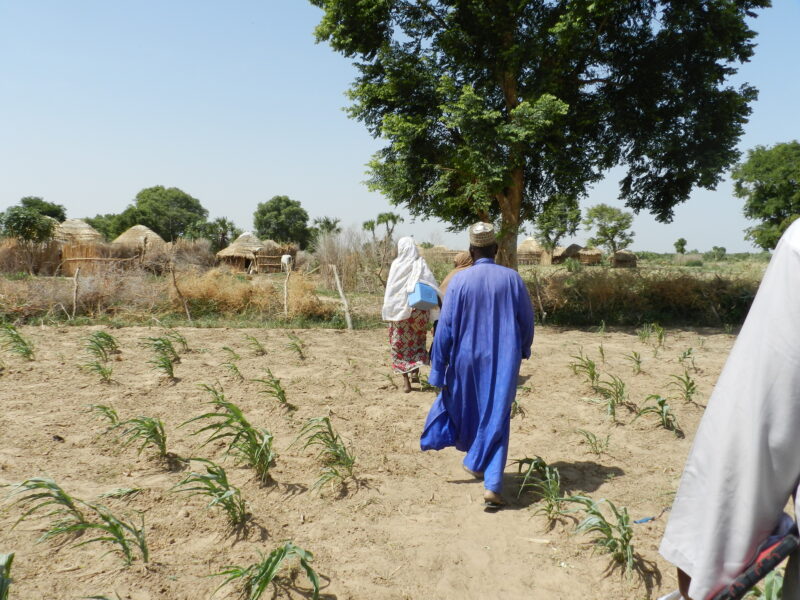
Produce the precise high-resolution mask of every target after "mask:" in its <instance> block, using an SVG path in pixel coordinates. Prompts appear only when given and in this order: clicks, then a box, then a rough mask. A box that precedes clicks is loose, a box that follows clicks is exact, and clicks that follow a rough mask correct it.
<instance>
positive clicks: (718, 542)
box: [659, 221, 800, 600]
mask: <svg viewBox="0 0 800 600" xmlns="http://www.w3.org/2000/svg"><path fill="white" fill-rule="evenodd" d="M798 479H800V221H797V222H795V223H794V224H793V225H792V226H791V227H790V228H789V229H788V230H787V231H786V233H785V234H784V235H783V237H782V238H781V241H780V242H779V243H778V247H777V248H776V250H775V253H774V255H773V257H772V260H771V261H770V264H769V267H768V268H767V271H766V273H765V274H764V279H763V281H762V282H761V286H760V288H759V290H758V293H757V295H756V298H755V300H754V302H753V306H752V307H751V309H750V312H749V314H748V315H747V319H746V320H745V323H744V325H743V327H742V331H741V333H740V334H739V337H738V339H737V340H736V343H735V344H734V346H733V349H732V350H731V354H730V356H729V357H728V360H727V362H726V364H725V368H724V369H723V370H722V374H721V375H720V378H719V380H718V381H717V385H716V387H715V389H714V393H713V394H712V395H711V398H710V400H709V402H708V408H707V409H706V412H705V415H703V419H702V420H701V422H700V426H699V428H698V430H697V435H696V436H695V440H694V444H693V446H692V450H691V453H690V454H689V458H688V460H687V462H686V466H685V468H684V471H683V477H682V479H681V483H680V487H679V488H678V493H677V495H676V496H675V502H674V504H673V506H672V511H671V514H670V518H669V523H668V524H667V528H666V531H665V533H664V538H663V539H662V541H661V547H660V549H659V550H660V552H661V555H662V556H663V557H664V558H666V559H667V560H668V561H669V562H671V563H673V564H674V565H676V566H678V567H680V568H681V569H682V570H683V571H685V572H686V573H687V574H689V575H690V576H691V578H692V583H691V586H690V588H689V595H690V596H691V597H692V598H693V599H694V600H705V599H706V598H708V597H709V596H710V595H711V594H713V593H716V592H717V591H718V590H719V589H720V588H721V587H723V586H725V585H727V584H728V583H730V582H731V581H732V580H733V579H734V578H735V577H736V576H737V575H738V574H739V573H741V572H742V570H743V569H744V567H745V566H746V565H747V563H749V562H750V561H751V560H752V559H753V558H754V554H755V550H756V548H757V547H758V546H759V544H760V543H761V542H763V541H764V540H765V539H766V538H767V536H769V535H770V533H771V532H772V530H773V529H774V528H775V526H776V524H777V523H778V521H779V519H780V518H781V515H782V512H783V508H784V506H785V505H786V502H787V501H788V500H789V497H790V496H791V494H792V493H794V492H795V490H796V488H797V485H798ZM794 562H796V561H792V560H790V565H789V568H788V569H787V573H786V579H785V580H784V590H783V599H784V600H798V599H800V593H798V585H797V583H798V580H797V576H798V575H797V574H798V569H797V565H796V564H794V565H793V564H792V563H794Z"/></svg>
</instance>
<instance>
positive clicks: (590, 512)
mask: <svg viewBox="0 0 800 600" xmlns="http://www.w3.org/2000/svg"><path fill="white" fill-rule="evenodd" d="M569 500H570V502H576V503H578V504H581V505H582V506H583V510H584V511H585V513H586V516H585V517H584V519H583V520H582V521H581V522H580V523H578V525H577V527H576V528H575V531H576V532H577V533H588V534H593V535H594V539H593V540H592V542H591V543H592V544H593V545H594V547H595V548H597V549H599V550H601V551H602V552H607V553H608V554H611V558H612V560H614V561H615V562H616V563H618V564H620V565H622V566H623V567H624V568H625V573H630V572H631V571H632V570H633V567H634V565H635V563H636V555H635V553H634V550H633V544H632V543H631V539H632V538H633V529H632V528H631V522H630V517H629V516H628V509H626V508H622V509H621V510H620V509H617V507H616V506H615V505H614V503H613V502H611V501H610V500H605V499H603V500H600V501H599V502H595V501H594V500H592V499H591V498H589V497H587V496H571V497H570V498H569ZM601 503H605V504H606V505H607V506H608V507H609V508H610V509H611V513H612V515H613V517H614V521H615V522H611V521H609V520H608V519H607V518H606V516H605V515H604V514H603V512H602V510H601V508H600V506H601Z"/></svg>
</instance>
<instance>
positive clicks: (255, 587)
mask: <svg viewBox="0 0 800 600" xmlns="http://www.w3.org/2000/svg"><path fill="white" fill-rule="evenodd" d="M259 556H260V559H261V560H260V561H259V562H256V563H253V564H252V565H250V566H248V567H240V566H236V565H232V566H228V567H225V569H224V570H222V571H220V572H219V573H215V574H214V577H219V576H222V577H225V581H223V582H222V583H221V584H220V586H219V587H218V588H217V590H219V589H220V588H222V587H223V586H225V585H227V584H229V583H231V582H234V581H237V582H240V583H241V584H242V593H241V596H240V597H241V598H243V599H245V600H259V598H261V596H263V595H264V592H265V591H266V589H267V587H268V586H269V585H270V584H271V583H272V582H273V581H274V580H275V577H276V576H277V574H278V571H280V568H281V566H282V565H283V562H284V561H285V560H287V559H290V558H297V559H299V561H300V566H301V567H302V568H303V570H304V571H305V573H306V576H307V577H308V580H309V581H310V582H311V587H312V588H313V592H312V594H311V598H312V600H318V599H319V576H318V575H317V573H316V571H314V569H313V568H312V567H311V562H312V561H313V560H314V555H313V554H311V552H308V551H306V550H303V549H302V548H300V547H299V546H295V545H294V543H292V542H289V541H287V542H284V544H283V545H282V546H279V547H278V548H275V549H274V550H273V551H272V552H270V553H269V555H268V556H264V555H263V554H261V553H260V552H259ZM215 593H216V592H215Z"/></svg>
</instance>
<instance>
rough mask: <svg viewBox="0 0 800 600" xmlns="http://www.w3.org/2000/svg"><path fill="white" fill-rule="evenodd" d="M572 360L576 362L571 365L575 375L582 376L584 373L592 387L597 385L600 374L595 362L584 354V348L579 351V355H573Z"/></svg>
mask: <svg viewBox="0 0 800 600" xmlns="http://www.w3.org/2000/svg"><path fill="white" fill-rule="evenodd" d="M571 358H574V359H575V362H573V363H570V367H571V368H572V372H573V373H575V375H580V374H581V373H583V375H584V376H585V377H586V379H587V380H588V382H589V385H591V386H592V387H594V386H595V385H597V382H598V380H599V379H600V372H599V371H598V370H597V365H596V364H595V362H594V361H593V360H592V359H591V358H589V357H588V356H585V355H584V354H583V348H581V349H580V350H579V353H578V354H577V355H573V356H572V357H571Z"/></svg>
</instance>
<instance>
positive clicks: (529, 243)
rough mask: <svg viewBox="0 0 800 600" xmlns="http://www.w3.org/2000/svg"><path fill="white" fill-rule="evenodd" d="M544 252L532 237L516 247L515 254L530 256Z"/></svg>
mask: <svg viewBox="0 0 800 600" xmlns="http://www.w3.org/2000/svg"><path fill="white" fill-rule="evenodd" d="M543 251H544V248H542V246H541V244H539V242H537V241H536V240H535V239H533V238H532V237H529V238H525V240H523V242H522V243H521V244H520V245H519V246H517V252H530V253H532V254H541V253H542V252H543Z"/></svg>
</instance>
